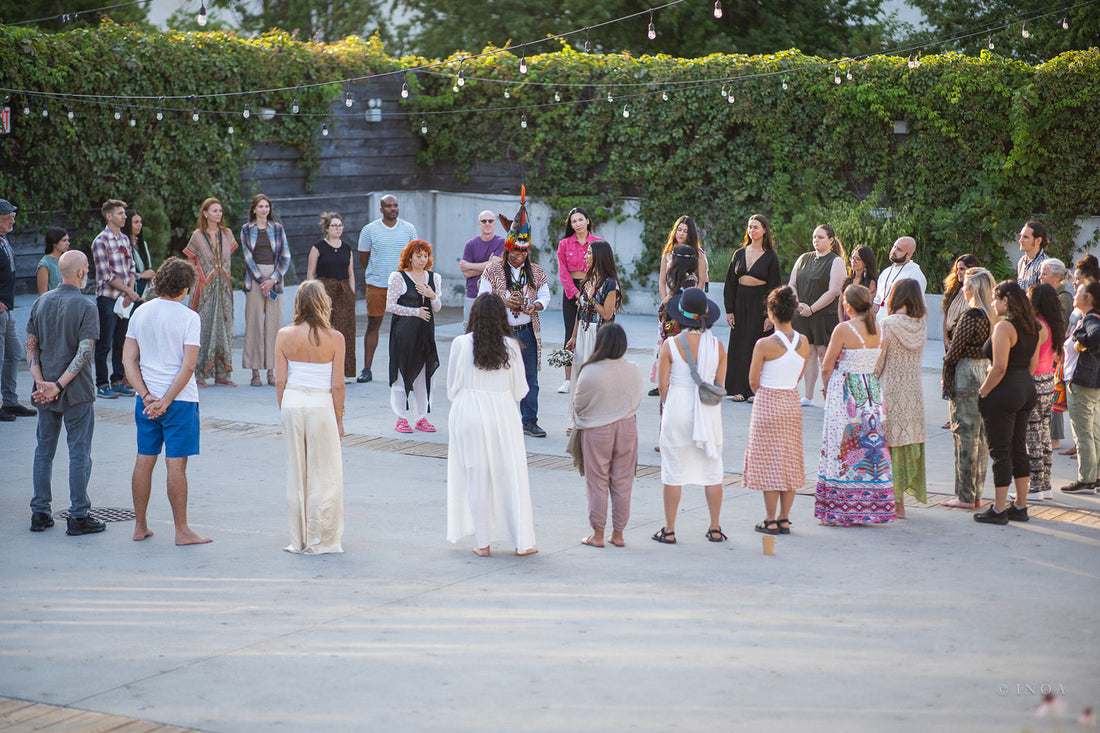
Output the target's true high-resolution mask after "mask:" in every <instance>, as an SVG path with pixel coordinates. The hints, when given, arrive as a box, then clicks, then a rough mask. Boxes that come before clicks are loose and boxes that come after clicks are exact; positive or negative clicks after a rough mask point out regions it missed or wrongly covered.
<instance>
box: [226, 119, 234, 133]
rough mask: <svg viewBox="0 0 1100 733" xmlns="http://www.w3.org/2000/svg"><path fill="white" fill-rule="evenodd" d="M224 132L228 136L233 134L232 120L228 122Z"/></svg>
mask: <svg viewBox="0 0 1100 733" xmlns="http://www.w3.org/2000/svg"><path fill="white" fill-rule="evenodd" d="M225 131H226V132H228V133H229V134H230V135H232V134H233V133H234V130H233V120H232V119H230V120H229V127H227V128H226V130H225Z"/></svg>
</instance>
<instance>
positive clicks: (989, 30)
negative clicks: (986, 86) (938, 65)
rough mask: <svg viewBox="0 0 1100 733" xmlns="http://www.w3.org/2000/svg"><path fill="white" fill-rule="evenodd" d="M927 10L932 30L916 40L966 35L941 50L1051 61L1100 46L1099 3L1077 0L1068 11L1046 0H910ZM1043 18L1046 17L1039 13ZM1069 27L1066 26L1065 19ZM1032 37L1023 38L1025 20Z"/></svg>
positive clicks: (914, 38)
mask: <svg viewBox="0 0 1100 733" xmlns="http://www.w3.org/2000/svg"><path fill="white" fill-rule="evenodd" d="M910 1H911V2H912V4H913V5H914V6H916V7H917V8H918V9H920V10H921V12H923V13H924V15H925V18H927V21H928V26H930V30H929V31H927V32H924V33H921V34H917V35H915V36H913V37H912V39H911V40H913V41H923V40H931V39H936V38H944V37H947V36H964V37H960V38H958V39H957V40H954V41H951V42H949V43H946V44H943V45H941V46H939V47H938V48H937V49H936V51H941V50H943V51H951V50H954V51H962V52H964V53H966V52H970V53H973V52H975V51H978V50H983V49H984V50H988V49H989V43H990V41H992V42H993V52H994V53H999V54H1001V55H1004V56H1011V57H1013V58H1018V59H1021V60H1023V61H1027V62H1029V63H1035V62H1037V61H1044V60H1046V59H1052V58H1054V57H1055V56H1057V55H1058V54H1060V53H1062V52H1064V51H1081V50H1086V49H1088V48H1093V47H1097V46H1100V5H1097V4H1095V3H1091V4H1085V3H1078V4H1076V6H1075V7H1072V8H1070V9H1069V10H1066V11H1065V12H1064V13H1058V12H1056V11H1057V10H1058V9H1059V7H1063V6H1065V7H1068V6H1070V5H1074V3H1068V2H1067V3H1061V4H1058V5H1054V6H1052V5H1051V4H1050V3H1049V2H1044V1H1043V0H981V1H978V2H976V1H975V0H910ZM1040 16H1042V17H1040ZM1063 21H1065V25H1066V26H1068V28H1063V27H1062V23H1063ZM1025 22H1026V23H1027V31H1028V35H1029V37H1028V38H1024V35H1023V30H1024V23H1025Z"/></svg>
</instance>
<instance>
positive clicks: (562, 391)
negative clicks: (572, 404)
mask: <svg viewBox="0 0 1100 733" xmlns="http://www.w3.org/2000/svg"><path fill="white" fill-rule="evenodd" d="M558 394H569V380H568V379H567V380H565V381H564V382H562V383H561V386H560V387H558Z"/></svg>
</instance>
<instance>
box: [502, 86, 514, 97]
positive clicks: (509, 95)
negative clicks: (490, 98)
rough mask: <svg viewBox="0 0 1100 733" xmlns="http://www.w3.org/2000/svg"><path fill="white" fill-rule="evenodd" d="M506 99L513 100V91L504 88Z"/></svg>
mask: <svg viewBox="0 0 1100 733" xmlns="http://www.w3.org/2000/svg"><path fill="white" fill-rule="evenodd" d="M504 98H505V99H511V98H512V90H511V89H509V88H508V87H504Z"/></svg>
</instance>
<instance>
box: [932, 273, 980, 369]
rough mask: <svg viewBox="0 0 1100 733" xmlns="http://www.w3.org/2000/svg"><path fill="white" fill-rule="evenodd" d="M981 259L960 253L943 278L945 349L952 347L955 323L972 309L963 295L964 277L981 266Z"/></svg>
mask: <svg viewBox="0 0 1100 733" xmlns="http://www.w3.org/2000/svg"><path fill="white" fill-rule="evenodd" d="M981 264H982V263H981V261H979V260H978V258H977V257H975V256H974V255H972V254H964V255H959V256H958V257H957V258H956V259H955V264H953V265H952V266H951V272H949V273H947V277H945V278H944V279H943V300H941V301H940V310H941V311H942V312H943V350H944V353H947V350H948V349H950V348H951V335H952V334H953V333H954V331H955V324H956V323H958V322H959V318H961V317H962V314H963V313H966V311H968V310H969V309H970V304H969V303H967V301H966V298H965V297H964V296H963V292H962V289H963V279H964V278H965V277H966V271H967V270H969V269H970V268H971V267H981Z"/></svg>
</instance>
